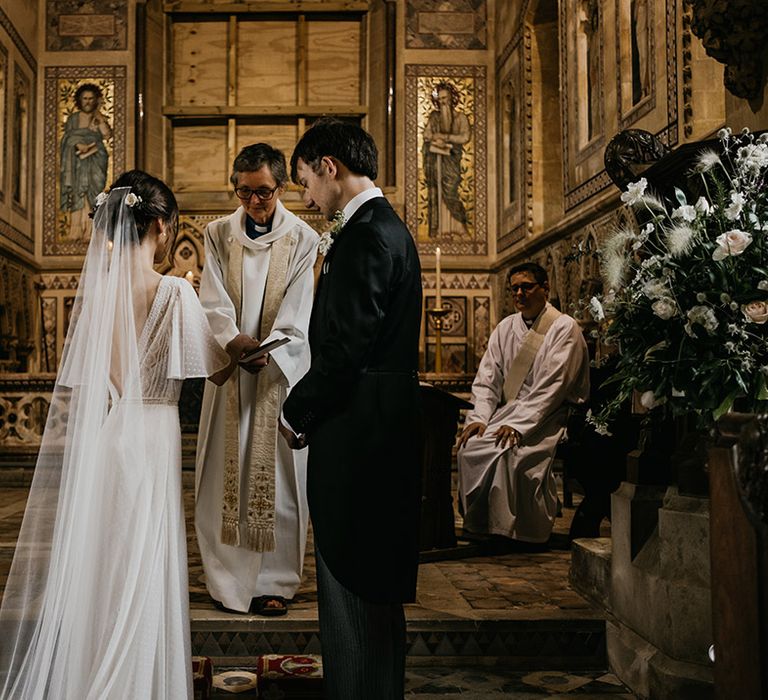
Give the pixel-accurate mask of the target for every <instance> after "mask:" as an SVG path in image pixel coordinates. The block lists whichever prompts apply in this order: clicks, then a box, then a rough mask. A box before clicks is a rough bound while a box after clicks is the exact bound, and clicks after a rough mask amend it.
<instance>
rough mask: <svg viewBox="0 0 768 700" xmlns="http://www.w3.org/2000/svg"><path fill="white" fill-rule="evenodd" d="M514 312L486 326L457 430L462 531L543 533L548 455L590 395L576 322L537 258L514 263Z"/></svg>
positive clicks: (551, 506) (549, 496)
mask: <svg viewBox="0 0 768 700" xmlns="http://www.w3.org/2000/svg"><path fill="white" fill-rule="evenodd" d="M509 287H510V289H511V291H512V294H513V298H514V302H515V307H516V308H517V310H518V313H516V314H512V315H511V316H508V317H507V318H505V319H504V320H503V321H501V323H499V325H498V326H497V327H496V328H495V329H494V331H493V333H491V337H490V339H489V340H488V349H487V350H486V352H485V354H484V355H483V359H482V360H481V362H480V366H479V368H478V370H477V376H476V377H475V381H474V383H473V384H472V403H473V405H474V408H473V409H471V410H470V411H469V413H468V414H467V417H466V421H465V424H464V426H465V427H464V430H463V431H462V433H461V435H460V437H459V452H458V463H459V499H460V508H461V511H462V513H463V515H464V529H465V530H467V531H468V532H473V533H480V534H491V535H502V536H504V537H508V538H512V539H515V540H520V541H523V542H537V543H540V542H546V541H547V539H549V535H550V533H551V531H552V526H553V524H554V520H555V515H556V512H557V491H556V488H555V478H554V475H553V474H552V463H553V461H554V457H555V450H556V449H557V444H558V442H559V441H560V439H561V438H562V436H563V433H564V431H565V424H566V420H567V418H568V412H569V406H571V405H574V404H579V403H583V402H584V401H586V400H587V398H588V396H589V356H588V353H587V346H586V343H585V342H584V338H583V336H582V333H581V330H580V328H579V326H578V324H577V323H576V321H575V320H574V319H573V318H571V317H570V316H568V315H566V314H563V313H560V312H559V311H558V310H557V309H555V308H554V307H553V306H552V305H551V304H549V302H548V301H547V298H548V296H549V282H548V279H547V273H546V271H545V270H544V268H542V267H541V266H539V265H537V264H535V263H524V264H522V265H518V266H517V267H515V268H513V269H512V270H511V271H510V277H509Z"/></svg>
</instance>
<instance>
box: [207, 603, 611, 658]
mask: <svg viewBox="0 0 768 700" xmlns="http://www.w3.org/2000/svg"><path fill="white" fill-rule="evenodd" d="M223 615H225V614H224V613H221V614H218V613H217V614H213V613H208V614H205V615H202V614H195V611H193V615H192V653H193V654H195V655H202V656H209V657H211V658H212V659H213V661H214V664H215V665H216V666H222V665H224V666H237V665H238V664H244V663H248V662H252V660H253V657H255V656H258V655H260V654H290V653H294V654H319V653H321V651H320V637H319V628H318V623H317V619H316V618H313V617H310V616H307V617H305V618H304V619H302V618H301V617H297V616H295V615H294V614H293V613H292V614H291V615H289V616H286V617H282V618H263V617H254V616H248V615H242V616H237V615H229V616H226V617H223ZM406 634H407V637H406V639H407V654H408V660H409V663H420V664H423V663H425V662H427V663H429V661H430V660H431V659H433V660H435V662H439V663H453V662H456V663H483V662H486V663H487V662H488V660H489V659H495V660H498V661H499V663H503V664H504V665H505V667H508V668H513V669H519V670H545V669H563V668H567V669H572V670H578V669H583V670H588V669H603V668H605V667H606V651H605V620H602V619H599V618H592V617H587V618H583V619H579V618H571V619H555V618H543V619H542V618H539V619H537V618H520V619H504V620H489V619H486V620H477V619H462V618H452V617H446V618H443V619H435V618H432V619H428V618H417V619H410V618H409V619H408V623H407V633H406Z"/></svg>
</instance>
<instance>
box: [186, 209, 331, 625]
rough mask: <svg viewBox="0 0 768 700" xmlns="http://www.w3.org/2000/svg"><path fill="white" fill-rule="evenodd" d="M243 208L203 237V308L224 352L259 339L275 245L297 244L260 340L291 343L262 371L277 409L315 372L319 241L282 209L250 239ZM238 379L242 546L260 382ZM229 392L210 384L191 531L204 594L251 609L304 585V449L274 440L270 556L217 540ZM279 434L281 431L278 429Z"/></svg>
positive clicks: (211, 226) (251, 377)
mask: <svg viewBox="0 0 768 700" xmlns="http://www.w3.org/2000/svg"><path fill="white" fill-rule="evenodd" d="M245 217H246V213H245V210H244V209H243V208H242V207H240V208H239V209H238V210H237V211H236V212H234V213H233V214H231V215H230V216H228V217H225V218H223V219H219V220H217V221H213V222H212V223H210V224H209V225H208V226H207V228H206V230H205V267H204V268H203V275H202V279H201V281H200V301H201V302H202V304H203V308H204V309H205V312H206V315H207V317H208V321H209V323H210V325H211V328H212V329H213V332H214V335H215V336H216V339H217V340H218V341H219V343H221V345H222V346H224V347H225V346H226V345H227V344H228V343H229V342H230V341H231V340H232V339H233V338H234V337H235V336H236V335H238V333H241V332H242V333H247V334H248V335H251V336H253V337H255V338H259V324H260V321H261V313H262V304H263V302H264V292H265V288H266V280H267V271H268V269H269V259H270V251H271V248H272V243H274V242H275V241H277V240H278V239H280V238H281V237H283V236H291V237H292V238H293V239H294V241H295V243H294V245H293V246H292V248H291V253H290V260H289V263H288V274H287V278H286V279H287V285H286V290H285V297H284V298H283V301H282V303H281V306H280V310H279V311H278V314H277V318H276V319H275V322H274V325H273V326H272V331H271V333H269V335H268V336H266V337H265V338H259V340H261V341H262V342H266V341H270V340H276V339H278V338H283V337H288V338H290V342H289V343H287V344H286V345H283V346H281V347H279V348H277V349H275V350H273V351H272V353H270V355H271V362H270V363H269V365H267V367H266V368H265V369H263V370H261V374H264V373H266V374H267V376H268V377H269V379H270V381H275V382H277V383H278V384H279V385H280V387H281V392H280V405H281V406H282V402H283V401H284V400H285V397H286V396H287V392H288V391H289V389H290V387H291V386H293V385H294V384H295V383H296V382H297V381H298V380H299V379H300V378H301V377H302V376H303V375H304V373H305V372H306V371H307V370H308V369H309V365H310V352H309V343H308V341H307V331H308V327H309V316H310V312H311V310H312V298H313V284H314V279H313V273H312V268H313V265H314V263H315V258H316V255H317V242H318V236H317V234H316V233H315V232H314V231H313V230H312V229H311V228H310V227H309V226H308V225H307V224H305V223H304V222H303V221H301V219H299V218H298V217H297V216H295V215H294V214H292V213H291V212H289V211H288V210H287V209H286V208H285V207H284V206H283V204H282V203H281V202H279V201H278V203H277V209H276V211H275V215H274V219H273V221H272V230H271V231H270V232H269V233H266V234H263V235H261V236H260V237H258V238H257V239H256V240H251V239H250V238H248V236H247V235H246V233H245ZM234 242H238V243H240V244H242V246H243V247H244V249H243V277H242V280H243V285H242V311H241V320H240V327H239V328H238V326H237V325H236V322H235V318H236V317H235V309H234V306H233V304H232V301H231V300H230V297H229V295H228V294H227V291H226V287H225V281H226V279H227V265H228V262H229V249H230V246H231V245H232V244H233V243H234ZM236 371H239V372H240V441H239V444H240V509H239V512H240V541H241V542H245V541H246V537H245V527H246V517H247V513H248V507H247V500H248V471H249V470H248V464H249V459H250V454H249V453H250V444H251V427H252V420H251V419H252V412H253V399H254V397H255V394H256V375H252V374H250V373H249V372H246V371H244V370H241V369H238V370H236ZM225 397H226V389H225V387H217V386H215V385H213V384H211V383H210V382H207V383H206V386H205V393H204V395H203V406H202V411H201V415H200V432H199V436H198V443H197V459H196V489H195V528H196V530H197V539H198V542H199V544H200V553H201V555H202V559H203V568H204V570H205V577H206V584H207V587H208V592H209V593H210V594H211V596H212V597H213V598H214V599H215V600H218V601H220V602H221V603H223V605H224V606H225V607H228V608H232V609H233V610H241V611H244V612H245V611H247V610H248V608H249V606H250V603H251V599H252V598H254V597H256V596H261V595H280V596H283V597H285V598H289V599H290V598H292V597H293V595H294V593H295V592H296V589H297V588H298V587H299V584H300V583H301V571H302V566H303V562H304V549H305V546H306V541H307V524H308V518H309V512H308V507H307V496H306V469H307V450H306V449H304V450H298V451H294V450H291V449H290V448H289V447H288V445H287V443H286V442H285V440H284V439H283V438H282V437H280V436H279V435H278V436H277V446H276V455H275V480H276V482H275V540H276V548H275V551H274V552H267V553H259V552H254V551H251V550H249V549H245V548H243V547H236V546H230V545H227V544H223V543H222V541H221V523H222V497H223V490H224V483H223V482H224V445H225V438H224V432H225V418H226V398H225ZM275 431H277V425H275Z"/></svg>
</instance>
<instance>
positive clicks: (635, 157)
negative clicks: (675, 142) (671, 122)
mask: <svg viewBox="0 0 768 700" xmlns="http://www.w3.org/2000/svg"><path fill="white" fill-rule="evenodd" d="M668 153H669V148H667V147H666V146H665V145H664V144H663V143H662V142H661V141H660V140H659V139H658V138H657V137H656V136H654V135H653V134H652V133H650V132H649V131H644V130H643V129H625V130H624V131H620V132H619V133H618V134H616V136H614V137H613V138H612V139H611V140H610V142H609V143H608V145H607V146H606V147H605V156H604V161H605V171H606V172H607V173H608V175H609V177H610V178H611V180H613V182H614V183H615V184H616V186H617V187H618V188H619V189H621V190H625V189H626V188H627V185H628V184H629V183H630V182H635V181H636V180H637V179H639V177H640V175H641V174H642V173H643V172H644V171H645V170H646V169H647V168H648V167H650V166H651V165H653V164H654V163H655V162H657V161H659V160H661V159H662V158H663V157H664V156H665V155H667V154H668Z"/></svg>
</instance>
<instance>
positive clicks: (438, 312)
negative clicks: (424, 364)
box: [427, 307, 450, 374]
mask: <svg viewBox="0 0 768 700" xmlns="http://www.w3.org/2000/svg"><path fill="white" fill-rule="evenodd" d="M449 312H450V309H446V308H443V307H439V308H438V307H435V308H434V309H427V313H428V314H429V315H430V317H431V318H432V321H433V323H434V324H435V373H436V374H440V373H441V372H442V371H443V326H444V325H445V317H446V316H447V315H448V313H449Z"/></svg>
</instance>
